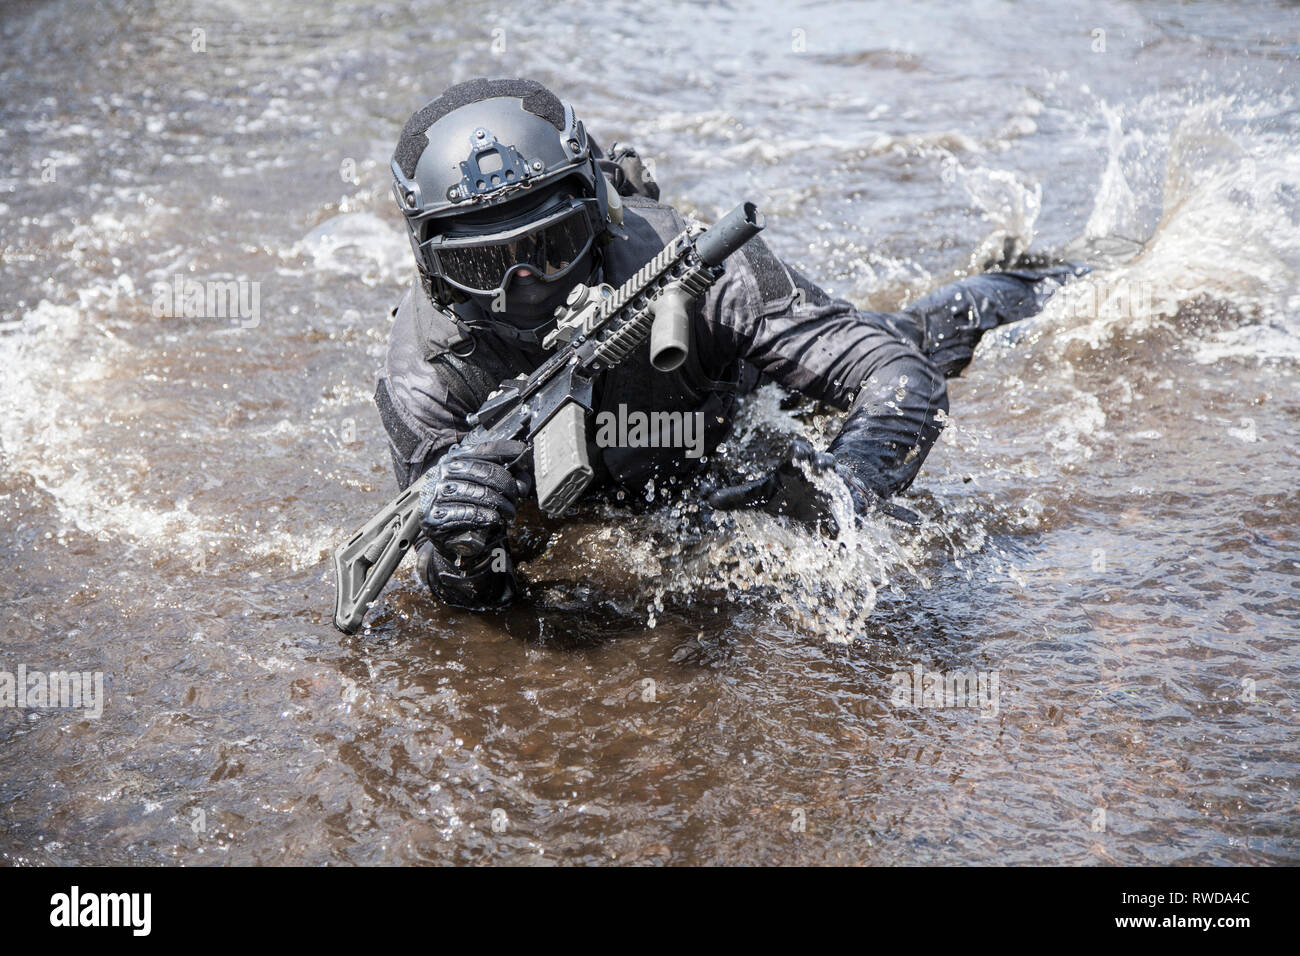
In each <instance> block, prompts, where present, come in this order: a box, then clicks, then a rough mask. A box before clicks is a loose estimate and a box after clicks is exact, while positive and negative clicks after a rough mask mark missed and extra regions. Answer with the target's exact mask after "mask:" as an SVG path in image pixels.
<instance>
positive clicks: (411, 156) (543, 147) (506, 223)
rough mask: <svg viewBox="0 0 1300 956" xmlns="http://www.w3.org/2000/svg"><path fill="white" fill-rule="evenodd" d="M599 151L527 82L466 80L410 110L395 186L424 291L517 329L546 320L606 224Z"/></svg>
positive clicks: (562, 109)
mask: <svg viewBox="0 0 1300 956" xmlns="http://www.w3.org/2000/svg"><path fill="white" fill-rule="evenodd" d="M598 158H599V157H598V156H597V155H596V149H595V147H594V144H593V143H592V142H591V140H589V139H588V137H587V131H586V129H585V128H584V127H583V124H582V123H581V122H580V121H579V120H578V119H577V117H576V116H575V115H574V112H573V108H572V107H570V106H565V105H564V104H563V103H561V102H560V100H559V99H558V98H557V97H556V96H555V94H554V93H552V92H551V91H550V90H548V89H546V87H544V86H542V85H541V84H540V83H536V82H534V81H532V80H518V79H506V80H489V79H476V80H470V81H468V82H466V83H460V84H457V85H456V86H453V87H451V88H450V89H448V90H447V91H446V92H445V93H443V94H442V95H441V96H439V97H438V98H437V99H435V100H433V101H432V102H431V103H429V104H428V105H427V106H425V107H424V109H422V110H420V111H419V112H418V113H416V114H415V115H414V116H412V117H411V119H410V120H409V121H408V122H407V124H406V127H405V129H403V130H402V138H401V140H400V141H399V142H398V144H397V150H396V152H395V153H394V155H393V165H392V168H393V191H394V194H395V195H396V197H397V204H398V207H399V208H400V209H401V210H402V214H403V215H404V216H405V217H406V225H407V229H408V231H409V233H410V237H411V246H412V248H413V249H414V251H415V259H416V264H417V267H418V269H419V272H420V276H421V279H422V280H423V282H424V287H425V291H426V292H427V293H428V294H429V296H430V298H431V299H433V301H434V302H435V303H437V304H438V305H440V306H442V307H444V308H448V307H450V306H452V305H453V304H456V303H461V302H465V301H466V300H467V299H473V300H474V301H475V302H477V303H478V304H479V305H480V306H481V307H482V309H483V310H484V311H485V312H487V313H488V314H489V315H493V314H498V315H502V316H503V317H504V318H506V319H507V320H510V322H511V323H512V324H513V325H515V326H516V327H517V326H518V325H519V322H520V320H521V319H522V320H525V321H532V322H533V323H534V324H536V320H537V319H538V318H539V317H541V318H549V317H550V315H551V314H552V312H553V311H554V308H555V306H556V305H558V304H560V303H561V302H563V301H564V298H565V296H566V294H567V292H568V290H569V289H570V288H571V287H572V286H573V284H574V283H575V282H578V281H583V280H586V279H587V278H588V277H589V276H590V274H591V272H592V271H593V270H594V268H595V265H596V263H597V250H596V245H597V240H599V239H600V238H602V237H603V236H604V234H605V233H606V232H607V230H608V228H609V227H608V223H609V216H610V208H609V202H610V200H609V193H608V187H607V184H606V181H605V177H604V175H603V174H602V172H601V171H600V168H599V166H598V165H597V162H596V161H597V159H598ZM507 286H509V287H510V292H509V297H508V299H507V297H506V294H505V293H506V289H507Z"/></svg>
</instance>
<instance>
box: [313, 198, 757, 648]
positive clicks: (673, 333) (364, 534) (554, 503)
mask: <svg viewBox="0 0 1300 956" xmlns="http://www.w3.org/2000/svg"><path fill="white" fill-rule="evenodd" d="M762 228H763V217H762V215H761V214H760V213H759V212H758V210H757V209H756V208H755V207H754V204H753V203H742V204H741V205H739V206H737V207H736V208H735V209H733V210H732V211H731V212H729V213H727V215H725V216H724V217H722V219H721V220H720V221H719V222H718V223H717V225H715V226H713V227H711V228H708V229H706V228H705V227H704V226H701V225H692V226H690V227H689V228H688V229H687V230H686V231H685V232H683V233H682V234H681V235H679V236H677V237H676V238H674V239H673V240H672V241H670V242H669V243H668V244H667V245H666V246H664V248H663V249H662V250H661V251H660V252H659V254H658V255H656V256H655V257H654V258H653V259H651V260H650V261H649V262H647V263H646V264H645V265H644V266H642V267H641V269H640V270H639V271H638V272H637V273H636V275H634V276H632V278H630V279H628V280H627V281H626V282H624V283H623V285H621V286H620V287H619V288H617V289H614V288H611V287H610V286H608V285H603V284H602V285H598V286H595V287H588V286H586V285H578V286H576V287H575V288H574V289H573V291H572V292H570V293H569V297H568V302H567V303H566V304H565V306H564V307H563V308H562V310H561V314H560V315H559V317H558V319H557V321H556V326H555V329H554V330H553V331H552V332H550V333H549V334H548V335H547V336H546V339H545V340H544V341H543V343H542V344H543V345H544V346H545V347H547V348H557V347H558V349H557V351H556V353H555V354H554V355H552V356H551V357H550V358H548V359H547V360H546V361H545V362H543V363H542V365H541V366H540V367H539V368H538V369H537V370H536V371H535V372H533V373H532V374H531V375H520V376H517V377H515V378H512V379H510V380H509V381H508V382H504V383H503V384H502V385H501V387H500V388H499V389H497V390H496V391H494V392H493V393H492V394H491V395H490V396H488V399H487V401H485V402H484V403H483V406H482V407H481V408H480V409H479V410H478V411H477V412H475V413H474V414H473V415H470V416H469V424H470V425H471V426H472V427H473V431H471V432H470V433H469V434H468V435H466V436H465V437H464V438H462V439H461V441H460V443H459V444H458V445H457V446H456V447H457V448H460V449H466V448H473V447H475V446H477V445H480V444H482V443H483V442H491V441H500V440H521V439H523V440H526V441H527V443H528V444H529V445H530V446H531V447H532V449H533V476H534V478H535V480H536V487H537V503H538V505H539V506H540V507H541V509H542V511H544V512H546V513H547V514H549V515H559V514H563V513H564V512H565V511H566V510H567V509H568V508H569V507H570V506H571V505H572V504H573V503H574V502H575V501H576V500H577V499H578V497H579V496H580V495H581V494H582V492H583V490H584V489H586V487H587V484H588V483H589V482H590V481H591V478H592V475H593V471H592V468H591V464H590V463H589V462H588V460H587V415H588V413H590V412H591V410H592V409H591V404H592V382H593V381H594V379H595V376H596V375H597V374H599V373H600V372H602V371H604V370H605V369H609V368H613V367H614V366H616V365H618V364H619V363H620V362H622V361H623V360H624V359H625V358H627V356H628V355H630V354H631V352H632V350H633V349H635V348H636V347H637V346H638V345H640V344H641V343H642V342H644V341H645V339H646V337H647V335H648V336H649V338H650V361H651V364H652V365H653V366H654V367H655V368H656V369H658V370H659V371H661V372H671V371H673V370H675V369H677V368H678V367H680V366H681V364H682V363H683V362H685V361H686V357H687V354H688V353H689V352H690V348H691V339H690V328H691V326H690V305H691V303H692V302H693V301H695V300H696V299H698V298H699V297H700V296H702V295H703V294H704V293H705V292H706V291H707V290H708V288H709V287H710V286H711V285H713V283H714V282H716V281H717V279H718V277H719V276H721V275H722V273H723V268H724V266H723V263H724V262H725V260H726V259H727V257H728V256H730V255H731V254H732V253H734V252H735V251H736V250H738V249H739V248H740V247H741V246H743V245H744V244H745V243H746V242H748V241H749V240H750V239H751V238H753V237H754V236H756V235H757V234H758V233H759V231H760V230H761V229H762ZM426 481H427V479H420V480H417V481H415V482H413V483H412V484H411V486H410V487H409V488H407V489H406V490H405V491H403V492H402V493H401V494H399V495H398V496H397V497H396V498H394V499H393V500H392V501H390V502H389V503H388V504H387V505H385V506H384V508H383V509H382V510H381V511H380V512H379V513H378V514H376V515H375V516H374V517H373V518H371V519H370V521H368V522H367V523H366V525H365V527H363V528H362V529H361V530H360V531H358V532H357V533H356V534H354V535H352V537H350V538H349V539H348V540H347V543H346V544H343V545H341V546H340V547H339V548H338V549H337V550H335V552H334V555H333V564H334V583H335V588H336V591H335V601H334V625H335V626H336V627H337V628H338V629H339V630H341V631H343V632H344V633H345V634H353V633H355V632H356V631H357V629H358V628H360V627H361V621H362V619H363V618H364V617H365V615H366V611H367V609H368V608H369V607H370V605H371V604H372V603H373V602H374V601H375V600H376V599H377V598H378V597H379V592H380V591H382V590H383V589H384V585H385V584H387V583H388V579H389V578H390V577H392V575H393V572H394V571H395V570H396V569H397V565H398V564H399V563H400V562H401V560H402V558H403V557H404V556H405V555H406V552H407V551H409V550H410V549H411V546H412V545H414V544H415V543H416V541H417V539H418V537H419V534H420V495H421V491H422V490H423V486H424V484H425V483H426ZM451 546H452V548H453V549H454V550H456V551H457V553H460V554H465V555H474V554H481V553H483V551H484V550H485V549H486V547H487V542H486V541H485V540H484V538H483V537H482V536H481V535H479V534H477V533H475V532H467V533H466V534H463V535H460V536H459V537H458V538H457V539H456V540H455V541H453V542H451Z"/></svg>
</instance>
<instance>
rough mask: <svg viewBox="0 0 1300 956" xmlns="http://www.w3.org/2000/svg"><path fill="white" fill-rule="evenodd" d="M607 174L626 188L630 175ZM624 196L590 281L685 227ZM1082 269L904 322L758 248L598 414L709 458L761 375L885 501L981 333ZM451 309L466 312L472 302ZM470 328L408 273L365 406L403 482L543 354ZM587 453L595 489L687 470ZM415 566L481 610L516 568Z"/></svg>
mask: <svg viewBox="0 0 1300 956" xmlns="http://www.w3.org/2000/svg"><path fill="white" fill-rule="evenodd" d="M634 158H635V157H633V159H634ZM624 159H625V160H626V156H624ZM611 178H613V179H614V180H615V181H616V184H619V185H621V189H620V191H623V190H626V191H627V192H629V193H633V189H634V188H635V187H636V185H637V181H639V180H640V177H622V181H621V183H620V182H619V180H620V177H619V176H614V177H611ZM656 192H657V190H656ZM622 202H623V225H622V231H623V233H624V236H623V237H617V238H613V239H610V240H609V241H608V242H606V243H605V244H604V245H603V246H602V247H601V250H600V259H601V276H600V278H601V280H602V281H604V282H608V283H610V284H611V285H614V286H618V285H619V284H620V283H622V282H623V281H624V280H625V279H627V278H628V277H629V276H631V275H632V274H633V273H635V272H636V270H637V269H638V268H640V266H641V265H643V264H644V263H645V262H646V261H647V260H648V259H650V258H651V257H652V256H653V255H654V254H655V253H657V252H658V251H659V250H660V249H661V248H662V247H663V245H664V244H665V242H667V241H668V240H669V239H670V238H672V237H673V236H675V235H677V234H678V233H680V232H681V231H682V229H684V228H685V226H686V223H685V221H684V220H683V218H682V217H681V216H680V215H679V214H678V213H677V212H676V210H674V209H673V208H672V207H670V206H667V205H664V204H662V203H660V202H658V201H656V200H655V199H653V198H650V196H645V195H636V194H631V195H628V196H627V197H626V198H624V199H623V201H622ZM1078 271H1080V270H1078V269H1076V268H1075V267H1070V266H1059V267H1053V268H1048V269H1042V270H1029V271H1013V272H1000V273H989V274H984V275H977V276H973V277H970V278H968V279H965V280H962V281H960V282H956V283H953V284H951V285H947V286H944V287H942V288H940V289H938V290H936V291H935V292H933V293H931V294H930V295H928V296H926V297H925V298H923V299H922V300H920V301H919V302H916V303H915V304H913V305H912V306H911V307H909V308H908V309H906V310H904V311H902V312H899V313H893V314H886V313H877V312H863V311H860V310H858V309H855V308H854V307H853V306H852V305H850V304H849V303H848V302H845V301H844V300H842V299H835V298H832V297H830V296H829V295H827V294H826V293H825V292H823V291H822V290H821V289H819V288H818V287H817V286H816V285H814V284H813V283H812V282H810V281H809V280H808V279H807V278H806V277H805V276H804V275H803V274H801V273H800V272H799V271H798V270H796V269H794V268H792V267H790V266H788V265H786V264H785V263H783V262H781V261H780V260H779V259H778V258H777V257H776V256H775V255H773V254H772V252H771V251H770V250H769V249H768V247H767V246H766V245H765V244H764V243H763V242H762V241H761V240H760V239H754V240H751V241H750V242H749V243H747V244H746V245H745V246H744V247H742V252H741V254H738V255H735V256H733V257H732V258H731V259H730V260H729V261H728V263H727V267H726V273H725V275H724V276H723V277H722V278H721V279H719V280H718V282H717V283H716V284H715V285H714V286H713V287H712V288H711V289H710V290H709V292H708V294H707V295H706V296H705V297H704V298H703V299H702V300H701V301H700V302H699V303H697V304H696V306H695V307H694V310H693V331H694V348H693V350H692V352H691V354H690V359H689V360H688V362H687V363H686V364H685V365H684V366H683V367H682V368H681V369H679V370H678V371H676V372H671V373H663V372H658V371H655V370H654V369H653V368H652V367H651V366H650V363H649V359H648V356H647V353H646V350H645V349H644V348H642V349H640V350H638V351H637V352H636V353H634V354H633V355H632V356H631V357H629V358H628V360H627V361H626V362H625V363H624V364H622V365H620V366H618V367H616V368H614V369H613V370H611V371H608V372H606V373H604V374H603V375H602V376H601V378H600V379H599V380H598V381H597V382H596V388H595V399H596V406H595V408H596V410H597V411H600V410H603V409H608V410H611V411H612V410H613V409H614V408H615V407H616V406H617V405H618V404H619V403H625V404H626V405H628V406H630V407H635V408H638V409H642V410H645V411H647V412H651V411H680V412H687V413H689V412H695V411H699V412H702V413H703V422H704V425H705V444H706V447H707V450H708V451H707V452H706V454H711V453H712V451H713V449H714V448H715V447H716V446H717V444H718V443H719V442H721V441H722V440H723V438H724V437H725V436H726V434H727V431H728V429H729V427H730V425H731V420H732V416H733V410H734V405H735V400H736V396H737V394H738V393H741V392H744V391H746V390H748V389H751V388H753V387H755V385H756V384H757V383H758V382H759V381H760V380H762V379H766V380H771V381H775V382H777V383H779V384H781V385H782V386H784V387H786V388H788V389H791V390H793V391H797V392H800V393H802V394H804V395H807V396H809V397H811V398H813V399H816V400H817V401H819V402H824V403H826V404H828V405H830V406H833V407H835V408H837V409H841V410H849V414H848V417H847V419H846V421H845V423H844V425H843V427H842V429H841V430H840V433H839V434H838V435H837V436H836V438H835V440H834V441H833V442H832V443H831V445H830V447H829V449H828V451H829V452H831V453H832V454H833V455H834V456H835V459H836V460H837V462H838V463H839V465H840V466H841V467H842V468H843V469H844V470H846V471H847V472H848V473H850V474H851V475H852V476H853V477H854V478H856V479H857V480H858V481H859V482H860V483H861V484H862V485H863V486H865V487H866V488H867V489H869V490H870V491H871V492H874V493H875V494H876V495H879V496H880V497H882V498H884V497H888V496H889V495H892V494H894V493H896V492H899V491H901V490H903V489H905V488H906V487H907V486H908V485H909V484H911V482H912V481H913V479H914V478H915V477H916V474H917V471H918V470H919V469H920V467H921V463H922V462H923V461H924V460H925V456H926V454H927V453H928V452H929V450H930V447H931V446H932V445H933V444H934V441H935V439H936V438H937V437H938V435H939V432H940V429H941V427H942V423H941V421H940V416H939V413H940V411H945V412H946V411H947V408H948V396H947V390H946V387H945V384H944V380H945V378H948V377H952V376H955V375H958V374H960V373H961V371H962V370H963V369H964V368H965V367H966V365H967V364H968V363H969V362H970V359H971V356H972V354H973V352H974V349H975V346H976V345H977V344H978V342H979V339H980V336H981V334H982V333H983V332H984V331H985V330H987V329H990V328H993V327H995V326H997V325H1001V324H1003V323H1006V322H1012V321H1015V320H1017V319H1020V318H1023V317H1026V316H1028V315H1032V314H1033V313H1035V312H1037V311H1039V310H1040V309H1041V308H1042V306H1043V304H1044V303H1045V302H1046V300H1047V299H1048V298H1049V297H1050V296H1051V294H1052V293H1053V292H1054V291H1055V290H1056V289H1057V288H1059V287H1060V285H1061V283H1063V282H1064V281H1066V279H1067V278H1068V277H1070V276H1071V275H1074V274H1077V273H1078ZM456 308H457V310H458V311H459V314H460V316H461V317H462V319H464V318H468V317H472V316H473V314H474V312H475V310H476V309H477V306H476V305H475V304H474V303H473V302H466V303H461V304H460V305H458V306H457V307H456ZM480 318H481V313H480ZM469 324H472V325H475V326H476V330H475V331H474V332H473V334H472V335H469V336H467V335H466V333H465V324H464V323H457V322H454V321H453V320H452V318H451V317H450V316H449V315H448V314H447V313H446V312H445V311H442V310H440V309H437V308H435V307H434V305H433V303H432V302H431V301H430V299H429V296H428V295H427V293H426V291H425V289H424V287H423V286H422V284H421V283H420V282H419V281H418V280H417V281H415V282H413V283H412V286H411V288H410V290H409V291H408V292H407V294H406V295H405V297H404V298H403V299H402V301H401V303H400V305H399V306H398V308H397V309H396V310H395V322H394V325H393V330H392V335H391V339H390V342H389V349H388V356H387V361H386V364H385V367H384V370H383V372H382V373H381V375H380V378H379V383H378V388H377V392H376V396H375V400H376V403H377V404H378V407H379V411H380V414H381V416H382V417H383V422H384V426H385V428H386V430H387V432H388V435H389V443H390V448H391V451H392V455H393V461H394V465H395V469H396V474H397V480H398V482H399V483H400V484H401V485H402V486H403V487H405V486H407V485H409V484H410V483H411V482H413V481H415V480H416V479H417V478H418V477H419V476H420V475H421V474H423V473H424V472H425V471H426V470H428V469H429V468H430V467H432V466H433V465H434V464H435V463H436V462H437V461H438V460H439V458H440V457H441V456H442V455H443V454H444V452H446V451H447V449H448V448H449V447H450V446H452V445H454V444H455V443H456V442H457V441H458V440H459V439H460V438H461V437H462V436H463V435H464V434H465V433H467V432H468V431H469V425H468V424H467V422H466V416H467V415H468V414H470V413H471V412H473V411H475V410H476V409H477V408H478V407H479V405H480V404H482V402H483V401H484V400H485V399H486V398H487V396H488V393H489V392H491V391H492V390H493V389H495V388H496V387H497V386H498V385H499V384H500V383H501V382H502V381H504V380H506V379H509V378H511V377H513V376H515V375H518V374H520V373H527V372H530V371H532V370H533V369H534V368H536V367H537V366H538V365H539V364H541V362H542V361H543V360H544V358H545V357H546V355H547V354H549V353H546V352H543V351H542V350H541V349H540V347H539V346H537V345H535V344H530V343H528V342H523V341H520V340H518V338H517V337H514V336H501V335H497V334H494V333H493V332H492V330H491V328H490V327H487V326H486V325H485V324H484V323H482V322H478V323H475V322H473V321H471V322H470V323H469ZM471 349H472V350H471ZM592 452H593V454H592V462H593V465H595V466H596V468H597V482H601V481H604V482H606V483H608V482H613V483H614V484H615V485H617V486H621V487H623V488H626V489H627V490H628V491H629V493H636V494H642V493H643V492H644V488H645V483H646V481H647V480H649V479H654V480H655V482H656V486H658V485H659V483H660V482H661V481H662V480H664V479H668V478H672V477H674V476H680V475H682V474H683V472H684V471H685V470H688V469H690V468H692V467H695V466H696V465H697V462H696V461H694V460H692V459H689V458H687V457H685V456H684V455H683V454H682V452H681V449H679V448H676V449H674V448H602V449H595V448H593V449H592ZM421 562H422V564H421V567H422V568H423V569H424V573H425V574H426V576H427V580H429V583H430V586H431V587H432V588H433V590H434V591H435V593H437V594H439V596H441V597H442V598H443V599H444V600H447V601H449V602H450V603H454V604H457V605H461V606H468V607H482V606H491V605H495V604H500V603H504V602H505V601H508V600H509V599H510V598H511V597H512V596H513V594H514V582H513V568H512V567H508V568H507V569H506V570H504V571H501V570H494V569H493V567H492V560H491V556H490V555H485V556H483V557H482V558H480V559H478V560H477V561H472V562H464V561H462V562H456V561H455V560H454V559H453V558H452V557H450V556H448V555H444V554H440V553H438V552H437V551H435V550H434V549H432V548H431V547H429V545H428V544H427V543H426V544H425V546H424V549H423V551H422V553H421ZM497 567H498V568H499V567H500V564H499V563H498V565H497Z"/></svg>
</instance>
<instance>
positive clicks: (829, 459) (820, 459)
mask: <svg viewBox="0 0 1300 956" xmlns="http://www.w3.org/2000/svg"><path fill="white" fill-rule="evenodd" d="M834 469H835V456H834V455H832V454H830V453H829V452H824V451H817V450H816V449H815V448H813V446H812V445H810V444H809V443H808V442H806V441H804V440H803V439H802V438H798V439H795V442H794V445H793V446H792V447H791V449H790V456H789V458H787V459H786V460H785V461H784V462H782V463H781V465H780V466H779V467H778V468H777V469H776V470H775V471H773V472H772V473H771V474H770V475H768V476H767V477H766V478H758V479H756V480H754V481H747V482H745V483H744V484H740V485H733V486H731V487H729V488H719V489H718V490H716V491H714V492H712V493H711V494H709V495H708V497H707V498H706V499H705V500H706V501H707V502H708V504H709V506H710V507H712V508H716V509H717V510H719V511H731V510H734V509H736V508H761V509H763V510H764V511H766V512H767V513H768V514H772V515H785V516H786V517H790V518H793V519H794V520H796V521H801V522H803V523H804V524H807V525H816V524H825V525H826V526H827V528H828V529H829V530H830V532H831V533H832V534H838V533H839V525H838V523H837V522H836V521H835V519H834V517H832V515H831V502H830V497H829V496H828V495H827V494H826V492H824V491H822V490H821V489H820V488H818V487H817V486H816V485H815V484H813V482H812V480H811V478H810V477H809V475H810V474H811V475H819V474H822V473H824V472H827V471H833V470H834Z"/></svg>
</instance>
